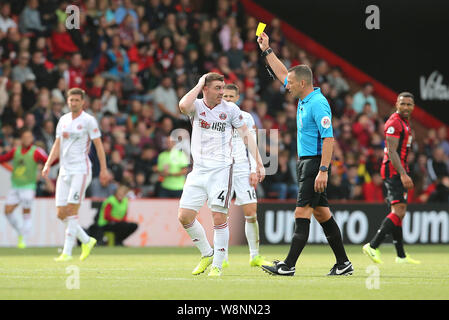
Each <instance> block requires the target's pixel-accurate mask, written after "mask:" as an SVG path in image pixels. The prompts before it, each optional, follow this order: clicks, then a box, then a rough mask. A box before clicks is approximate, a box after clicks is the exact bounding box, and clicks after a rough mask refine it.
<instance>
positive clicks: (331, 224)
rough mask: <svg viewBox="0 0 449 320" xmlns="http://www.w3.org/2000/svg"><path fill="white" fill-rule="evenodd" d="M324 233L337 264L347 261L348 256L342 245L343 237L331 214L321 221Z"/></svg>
mask: <svg viewBox="0 0 449 320" xmlns="http://www.w3.org/2000/svg"><path fill="white" fill-rule="evenodd" d="M321 227H322V228H323V231H324V234H325V235H326V238H327V242H328V243H329V245H330V247H331V248H332V251H333V252H334V255H335V258H336V260H337V264H339V265H340V264H343V263H344V262H346V261H348V260H349V259H348V256H347V255H346V251H345V247H344V246H343V239H342V237H341V232H340V228H339V227H338V224H337V223H336V222H335V220H334V217H332V216H331V218H330V219H329V220H327V221H326V222H323V223H321Z"/></svg>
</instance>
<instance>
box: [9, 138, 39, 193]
mask: <svg viewBox="0 0 449 320" xmlns="http://www.w3.org/2000/svg"><path fill="white" fill-rule="evenodd" d="M35 151H36V146H32V147H31V148H30V150H28V152H26V153H25V154H22V146H19V147H17V148H16V152H14V158H13V160H12V164H13V170H12V176H11V184H12V187H13V188H16V189H36V179H37V163H36V161H34V152H35Z"/></svg>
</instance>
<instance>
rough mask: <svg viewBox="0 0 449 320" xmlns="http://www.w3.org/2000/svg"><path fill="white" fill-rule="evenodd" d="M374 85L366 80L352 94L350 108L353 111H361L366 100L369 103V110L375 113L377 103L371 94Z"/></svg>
mask: <svg viewBox="0 0 449 320" xmlns="http://www.w3.org/2000/svg"><path fill="white" fill-rule="evenodd" d="M373 91H374V86H373V84H372V83H370V82H366V83H365V84H364V85H363V87H362V89H361V90H360V91H358V92H357V93H356V94H354V97H353V104H352V108H353V109H354V111H355V112H357V113H361V112H362V111H363V106H364V105H365V103H366V102H369V103H370V104H371V110H372V111H373V112H374V113H377V103H376V99H375V98H374V96H373Z"/></svg>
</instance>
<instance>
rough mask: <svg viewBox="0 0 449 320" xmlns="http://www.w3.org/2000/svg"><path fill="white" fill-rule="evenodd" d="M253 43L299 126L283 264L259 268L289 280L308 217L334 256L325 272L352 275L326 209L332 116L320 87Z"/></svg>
mask: <svg viewBox="0 0 449 320" xmlns="http://www.w3.org/2000/svg"><path fill="white" fill-rule="evenodd" d="M257 42H258V43H259V47H260V49H261V50H262V57H265V58H266V60H267V62H268V65H269V66H270V67H271V69H272V70H273V72H274V74H275V75H276V77H277V78H278V79H279V80H280V81H281V82H283V83H284V87H285V88H286V89H287V91H288V92H289V93H290V94H292V95H293V96H294V97H295V98H297V99H299V102H298V109H297V115H296V125H297V128H298V133H297V135H298V137H297V141H298V142H297V143H298V158H299V160H298V163H297V170H296V171H297V176H298V198H297V201H296V210H295V232H294V234H293V238H292V242H291V246H290V251H289V253H288V255H287V258H286V259H285V260H284V261H278V260H275V261H274V262H273V265H271V266H266V265H263V266H262V268H263V270H264V271H266V272H268V273H270V274H274V275H281V276H293V275H294V274H295V265H296V262H297V260H298V258H299V255H300V254H301V251H302V250H303V248H304V246H305V245H306V243H307V240H308V238H309V229H310V218H311V216H312V214H313V216H314V217H315V219H316V220H317V221H318V222H319V223H320V224H321V226H322V228H323V231H324V234H325V235H326V238H327V241H328V242H329V245H330V247H331V248H332V251H333V252H334V255H335V258H336V260H337V261H336V263H335V265H334V266H333V267H332V269H331V270H330V272H329V273H328V275H329V276H333V275H351V274H352V273H353V271H354V269H353V267H352V264H351V262H350V261H349V259H348V257H347V256H346V252H345V249H344V246H343V240H342V237H341V233H340V229H339V227H338V225H337V223H336V222H335V220H334V218H333V217H332V215H331V212H330V210H329V203H328V201H327V194H326V186H327V181H328V172H329V166H330V162H331V158H332V149H333V143H334V138H333V130H332V114H331V110H330V107H329V103H328V102H327V99H326V98H325V97H324V96H323V95H322V94H321V90H320V88H314V87H313V76H312V70H310V68H309V67H308V66H306V65H299V66H295V67H293V68H291V69H289V70H287V68H286V67H285V66H284V65H283V64H282V62H281V61H280V60H279V59H278V58H277V57H276V55H275V54H274V53H273V50H272V49H271V48H270V46H269V38H268V36H267V34H265V33H262V34H261V35H260V36H259V37H258V38H257Z"/></svg>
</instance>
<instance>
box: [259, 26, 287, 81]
mask: <svg viewBox="0 0 449 320" xmlns="http://www.w3.org/2000/svg"><path fill="white" fill-rule="evenodd" d="M269 40H270V39H269V38H268V35H267V34H266V33H265V32H262V33H261V34H260V36H259V37H258V38H257V43H258V44H259V47H260V50H262V57H265V58H266V59H267V62H268V65H269V66H270V68H271V69H272V70H273V72H274V74H275V75H276V77H277V78H278V79H279V81H281V82H282V83H284V81H285V78H286V77H287V74H288V70H287V68H286V67H285V66H284V64H283V63H282V62H281V60H279V59H278V57H276V55H275V54H274V52H273V49H271V48H270V43H269Z"/></svg>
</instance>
